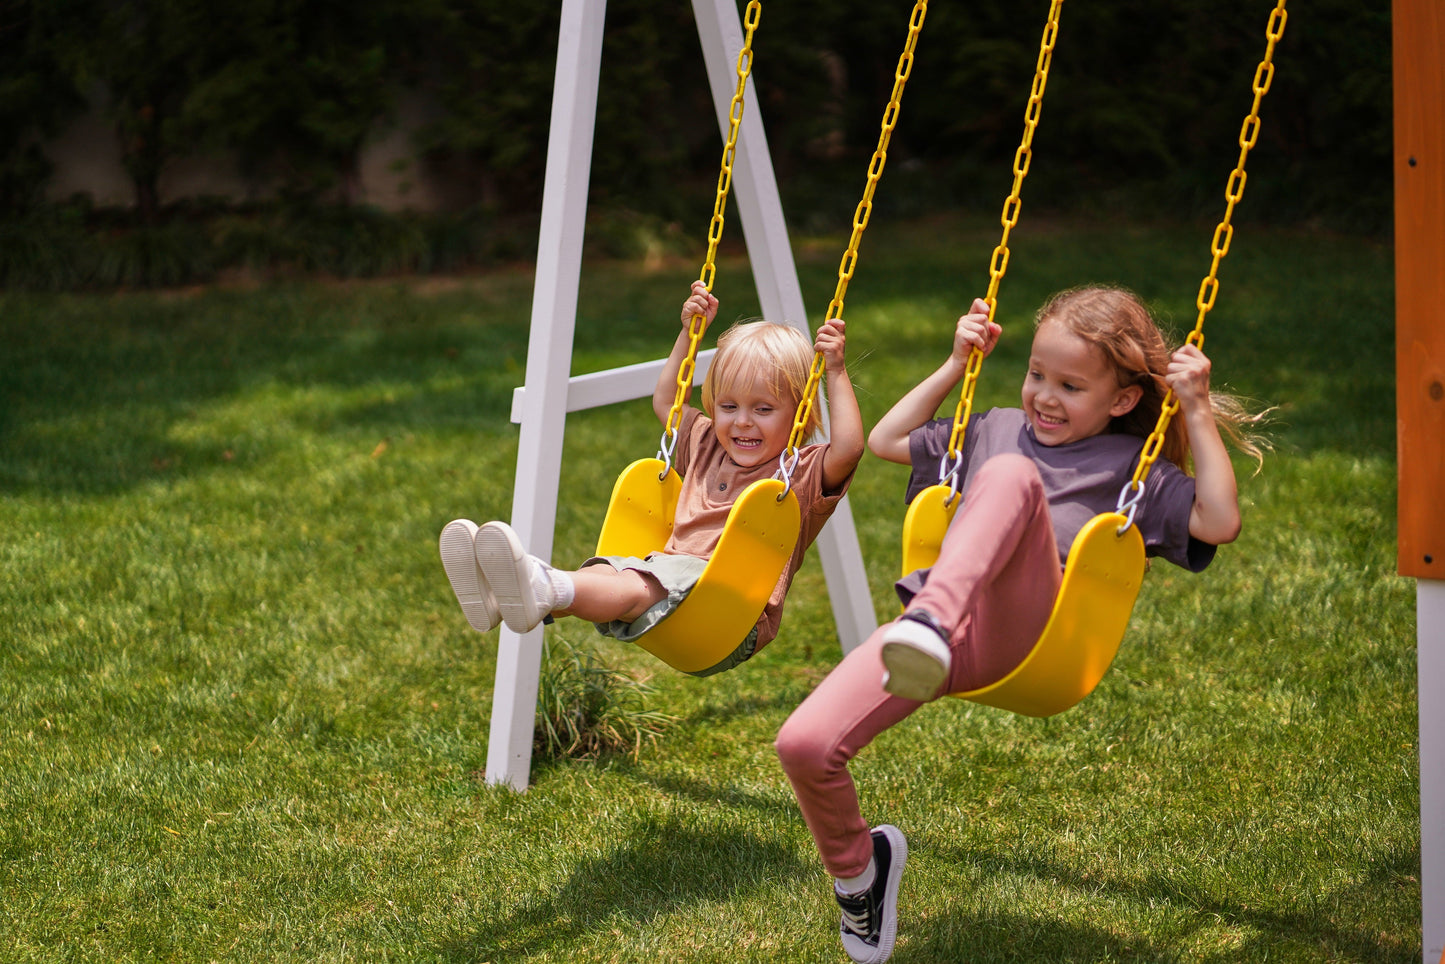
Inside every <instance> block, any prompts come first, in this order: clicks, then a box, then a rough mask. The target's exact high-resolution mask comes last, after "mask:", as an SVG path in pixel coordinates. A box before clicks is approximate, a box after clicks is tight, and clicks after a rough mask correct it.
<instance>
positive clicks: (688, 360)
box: [662, 0, 763, 451]
mask: <svg viewBox="0 0 1445 964" xmlns="http://www.w3.org/2000/svg"><path fill="white" fill-rule="evenodd" d="M762 15H763V7H762V4H761V3H759V2H758V0H752V2H750V3H749V4H748V7H747V11H746V12H745V13H744V15H743V28H744V30H745V33H744V35H743V49H742V50H740V51H739V52H738V64H737V75H738V86H737V90H736V92H735V93H734V94H733V100H732V106H731V107H729V108H728V139H727V144H726V145H725V146H724V147H723V154H722V167H721V169H720V170H719V171H718V176H717V196H716V198H715V199H714V200H713V206H712V222H711V223H710V224H709V225H708V229H707V258H706V259H705V260H704V261H703V266H702V273H701V274H699V275H698V280H699V281H701V282H702V283H703V284H704V285H706V286H707V289H708V290H709V291H711V290H712V284H713V280H714V279H715V278H716V277H717V265H716V263H715V262H716V259H717V247H718V242H719V241H721V240H722V233H723V211H724V210H725V209H726V208H727V203H728V189H729V188H731V187H732V183H733V158H734V157H735V156H736V155H737V145H738V128H739V127H740V126H741V125H742V121H743V93H744V91H746V89H747V85H748V75H749V74H750V73H752V70H753V31H755V30H757V28H758V20H759V19H760V18H761V17H762ZM706 328H707V317H706V316H705V315H702V314H696V315H693V316H692V320H691V321H690V322H689V323H688V348H687V356H686V357H685V358H683V360H682V365H681V367H680V368H679V369H678V372H677V394H676V396H675V397H674V398H673V402H672V409H671V410H670V411H669V412H668V413H667V426H666V427H665V428H664V429H663V433H662V438H663V449H664V450H665V451H667V450H670V446H668V444H667V440H668V439H670V438H673V437H674V436H676V435H677V427H678V426H679V425H680V424H682V406H683V404H684V403H686V401H687V396H688V394H689V392H691V391H692V378H693V375H694V374H695V373H696V371H697V350H698V345H699V343H700V342H701V341H702V333H703V331H704V330H705V329H706Z"/></svg>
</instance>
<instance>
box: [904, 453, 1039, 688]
mask: <svg viewBox="0 0 1445 964" xmlns="http://www.w3.org/2000/svg"><path fill="white" fill-rule="evenodd" d="M1062 578H1063V574H1062V572H1061V571H1060V568H1059V553H1058V544H1057V542H1056V541H1055V539H1054V528H1053V522H1052V520H1051V519H1050V518H1049V507H1048V502H1047V500H1046V499H1045V497H1044V488H1043V482H1042V481H1041V480H1040V479H1039V473H1038V469H1037V468H1035V467H1034V464H1033V462H1031V461H1030V460H1029V459H1027V458H1025V457H1024V456H1021V455H1002V456H997V457H995V458H992V459H989V460H988V462H986V463H984V465H983V467H982V468H981V469H980V470H979V472H978V474H977V476H975V478H974V480H973V484H972V485H971V486H970V487H969V492H968V498H967V500H966V501H965V502H964V504H963V506H962V508H960V509H959V510H958V515H957V516H955V517H954V520H953V523H952V524H951V525H950V526H949V529H948V533H947V534H946V535H945V536H944V540H943V545H942V547H941V550H940V552H939V555H938V561H937V562H936V563H935V564H934V566H933V569H932V570H931V571H930V572H929V575H928V581H927V582H926V583H925V584H924V586H923V589H922V590H920V591H919V593H918V595H916V596H914V597H913V599H912V600H911V601H910V602H909V604H908V611H909V613H910V614H913V613H916V612H917V611H919V610H921V611H922V612H924V613H926V614H927V615H928V616H929V617H932V621H933V623H934V624H935V625H936V626H937V627H938V628H939V629H941V630H943V632H944V633H945V634H946V635H947V640H946V642H947V655H946V657H945V658H944V660H943V665H942V666H940V667H939V668H938V672H937V674H936V675H935V676H933V677H932V684H933V686H937V685H938V682H939V681H940V680H942V681H943V682H944V687H943V689H944V691H945V692H961V691H964V690H970V689H976V688H977V687H980V686H985V685H987V684H989V683H992V682H994V681H995V680H999V679H1002V678H1003V677H1004V676H1005V675H1007V674H1008V673H1009V671H1011V670H1012V669H1013V668H1014V667H1015V666H1017V665H1018V664H1019V663H1020V662H1022V661H1023V658H1024V657H1025V656H1027V655H1028V653H1029V650H1030V649H1032V648H1033V644H1034V643H1035V641H1037V639H1038V636H1039V634H1040V633H1041V632H1042V631H1043V628H1044V626H1045V624H1047V622H1048V618H1049V613H1050V612H1051V611H1052V609H1053V602H1054V597H1055V596H1056V595H1058V591H1059V583H1060V582H1061V581H1062ZM907 622H909V621H907V620H905V621H903V622H900V623H898V624H895V625H896V626H897V627H898V628H897V629H896V630H895V631H894V632H892V633H889V634H887V635H889V636H890V637H891V639H890V640H889V642H890V647H889V648H890V650H891V649H892V648H893V644H894V643H895V642H897V643H902V644H905V645H906V644H907V643H908V641H909V640H908V637H917V636H920V635H923V636H931V635H932V634H931V633H929V632H927V630H923V627H921V626H920V625H919V624H918V623H912V625H905V623H907ZM920 630H922V632H920ZM922 641H923V642H924V643H926V642H927V640H926V639H925V640H922ZM902 648H903V647H902V646H900V649H902ZM892 658H893V655H892V654H891V653H889V654H888V655H885V659H887V660H889V661H890V663H891V661H892ZM890 685H891V684H890ZM935 692H936V691H935ZM920 695H921V694H920Z"/></svg>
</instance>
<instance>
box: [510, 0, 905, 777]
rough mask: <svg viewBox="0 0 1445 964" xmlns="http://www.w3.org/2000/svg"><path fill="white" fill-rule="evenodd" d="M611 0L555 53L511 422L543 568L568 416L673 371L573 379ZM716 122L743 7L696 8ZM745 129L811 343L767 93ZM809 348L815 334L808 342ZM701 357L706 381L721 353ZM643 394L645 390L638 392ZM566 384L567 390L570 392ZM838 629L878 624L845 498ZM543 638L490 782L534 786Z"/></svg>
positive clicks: (780, 302)
mask: <svg viewBox="0 0 1445 964" xmlns="http://www.w3.org/2000/svg"><path fill="white" fill-rule="evenodd" d="M605 10H606V3H605V0H563V4H562V23H561V30H560V33H559V38H558V45H557V74H556V79H555V82H554V88H553V95H552V123H551V129H550V134H549V138H548V143H547V167H546V185H545V188H544V193H543V200H542V221H541V230H540V237H539V243H538V248H537V273H536V281H535V288H534V291H533V295H532V319H531V333H530V336H529V340H528V343H527V373H526V385H525V386H524V387H523V388H520V389H518V390H517V392H516V394H515V395H514V398H513V403H512V420H513V421H515V422H519V423H520V424H521V436H520V440H519V443H518V449H517V474H516V478H517V479H526V480H528V482H527V484H514V485H513V491H512V526H513V528H515V529H516V530H517V534H518V536H519V537H520V538H521V540H522V543H523V545H526V546H527V547H528V548H529V549H530V551H531V552H533V553H534V554H536V555H538V556H541V557H542V558H544V559H547V558H550V557H551V554H552V541H553V534H554V526H555V522H556V517H557V496H558V486H559V480H560V475H561V469H562V438H563V432H564V429H565V426H566V415H567V412H569V411H578V410H581V409H584V408H590V407H592V406H594V405H604V404H608V403H610V402H616V401H623V400H626V399H635V398H643V397H648V396H650V395H651V394H652V386H653V385H654V384H655V382H656V380H657V372H658V370H659V369H660V367H661V365H662V362H661V361H655V362H647V363H643V364H641V365H632V366H628V367H627V368H625V369H614V370H612V371H608V372H597V373H594V374H591V375H583V376H579V377H578V378H573V379H569V378H568V374H569V372H570V370H571V361H572V341H573V330H574V327H575V325H576V318H577V288H578V282H579V278H580V274H581V268H582V235H583V230H584V227H585V221H586V213H587V187H588V179H589V172H590V168H591V157H592V141H593V133H594V126H595V120H596V114H597V88H598V77H599V73H600V70H601V64H602V29H603V20H604V14H605ZM693 12H694V15H695V17H696V19H697V27H698V36H699V39H700V40H701V41H702V50H703V55H704V61H705V64H706V68H707V75H708V81H709V84H710V85H711V88H712V95H713V103H714V105H715V107H716V109H717V115H718V123H719V125H720V127H721V128H722V130H723V131H724V132H726V130H727V128H728V124H729V114H730V107H731V103H732V97H733V94H734V92H735V91H736V88H737V74H736V69H737V56H738V52H739V51H740V50H741V49H742V42H743V30H742V24H741V22H740V21H739V19H738V13H737V8H736V6H735V4H734V2H733V0H693ZM745 97H746V100H745V102H744V105H743V120H742V129H741V131H740V133H739V136H738V142H737V153H736V155H735V158H734V161H733V197H734V198H735V199H736V203H737V207H738V213H739V217H740V220H741V221H742V228H743V235H744V238H745V239H746V242H747V248H748V257H749V260H750V261H751V263H752V268H753V275H754V278H755V279H756V283H757V288H758V299H759V303H760V304H761V306H762V309H763V315H764V317H766V318H769V319H772V320H778V321H785V322H787V323H789V324H793V325H795V326H797V327H798V328H800V329H801V330H802V331H804V333H808V325H807V312H806V310H805V308H804V306H803V296H802V289H801V286H800V285H799V283H798V273H797V268H796V265H795V264H794V262H793V254H792V248H791V247H790V245H789V241H788V232H787V226H786V222H785V221H784V219H783V208H782V202H781V199H780V198H779V195H778V186H777V181H776V179H775V177H774V175H773V167H772V159H771V156H770V155H769V153H768V146H767V139H766V136H765V135H764V133H763V125H762V118H761V117H760V116H759V111H758V102H757V97H756V96H755V94H754V92H753V88H752V86H751V85H750V86H749V87H748V89H747V91H746V94H745ZM809 340H811V335H809ZM704 354H705V355H707V357H706V358H703V359H700V360H699V364H698V372H697V376H698V378H699V379H700V378H701V377H702V375H703V373H704V372H705V370H706V364H707V361H709V360H710V357H711V356H710V353H704ZM639 386H641V388H642V389H643V391H641V392H639V391H638V387H639ZM564 387H565V391H564V390H563V389H564ZM817 544H818V551H819V555H820V557H821V559H822V563H823V572H824V576H825V578H826V579H827V583H828V594H829V597H830V599H831V601H832V604H833V619H834V623H835V625H836V626H837V630H838V639H839V642H840V643H841V645H842V647H843V649H844V651H845V652H846V651H848V650H850V649H852V648H853V647H854V646H857V645H858V644H859V643H861V642H862V641H863V640H864V639H866V638H867V637H868V635H869V634H870V633H871V632H872V631H873V629H874V628H875V627H876V626H877V619H876V616H875V614H874V612H873V603H872V597H871V595H870V593H869V590H868V581H867V576H866V573H865V572H864V569H863V556H862V552H861V551H860V549H859V545H858V536H857V530H856V529H855V527H854V525H853V515H852V510H851V508H850V506H849V504H848V500H847V499H846V498H845V499H844V500H843V501H842V503H841V504H840V505H839V506H838V509H837V511H836V512H835V513H834V515H833V518H832V519H831V520H830V521H829V523H828V525H827V526H826V527H825V528H824V530H823V532H822V534H821V535H820V536H819V538H818V543H817ZM541 658H542V629H541V628H540V627H539V628H537V629H534V630H532V631H531V632H530V633H526V634H523V635H519V634H517V633H514V632H512V631H511V630H509V629H506V628H503V629H502V630H501V633H500V639H499V643H498V651H497V677H496V684H495V689H494V691H493V695H492V721H491V736H490V739H489V741H488V746H487V782H488V783H506V784H510V785H511V786H513V787H515V788H517V789H519V790H520V789H524V788H525V787H526V786H527V782H528V777H529V773H530V769H531V762H532V729H533V725H534V720H535V712H536V702H537V683H538V677H539V674H540V669H541Z"/></svg>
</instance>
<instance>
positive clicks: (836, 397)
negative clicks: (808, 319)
mask: <svg viewBox="0 0 1445 964" xmlns="http://www.w3.org/2000/svg"><path fill="white" fill-rule="evenodd" d="M844 328H845V324H844V322H843V319H841V318H835V319H833V320H831V321H827V322H824V323H823V327H822V328H820V329H818V338H817V341H816V342H815V343H814V345H813V348H814V350H815V351H818V352H821V353H822V355H823V364H824V365H825V366H826V367H825V369H824V376H825V380H826V382H827V388H828V451H827V452H826V453H825V454H824V455H823V491H824V492H836V491H837V490H838V489H839V488H840V487H841V486H842V485H843V483H844V482H846V481H847V480H848V477H849V476H850V475H852V474H853V470H854V469H856V468H857V467H858V460H859V459H861V458H862V457H863V414H862V413H861V412H860V411H858V398H857V396H856V395H854V393H853V381H852V379H850V378H849V377H848V368H847V364H846V360H845V357H844V347H845V345H846V339H845V338H844V334H843V332H844Z"/></svg>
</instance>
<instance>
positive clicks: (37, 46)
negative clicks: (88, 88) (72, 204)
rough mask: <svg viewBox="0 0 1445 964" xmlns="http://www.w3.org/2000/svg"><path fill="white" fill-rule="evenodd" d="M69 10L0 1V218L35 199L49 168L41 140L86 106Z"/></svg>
mask: <svg viewBox="0 0 1445 964" xmlns="http://www.w3.org/2000/svg"><path fill="white" fill-rule="evenodd" d="M67 12H68V5H67V4H66V3H64V2H61V0H56V2H54V3H46V2H36V0H0V216H13V215H15V214H18V213H21V212H23V211H25V210H28V209H30V208H31V207H33V206H34V205H35V204H36V203H37V202H38V201H39V199H40V197H41V195H42V192H43V189H44V185H45V182H46V180H47V179H48V178H49V176H50V173H51V170H52V167H53V165H52V164H51V162H50V159H49V158H48V157H46V155H45V151H44V150H43V148H42V142H43V140H44V139H45V138H47V137H52V136H54V135H55V134H57V133H58V132H59V130H60V128H61V126H62V125H63V124H64V123H65V121H67V120H69V119H70V118H72V117H74V116H75V115H76V114H77V113H79V112H80V111H81V110H82V109H83V108H84V106H85V100H84V98H83V97H81V96H80V93H79V91H78V90H77V89H76V84H75V77H74V75H73V72H72V68H73V65H74V63H75V60H76V58H77V51H76V50H75V45H74V42H73V40H72V38H73V36H74V34H73V31H71V30H68V29H67V28H68V27H70V24H68V23H67V18H66V14H67Z"/></svg>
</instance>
